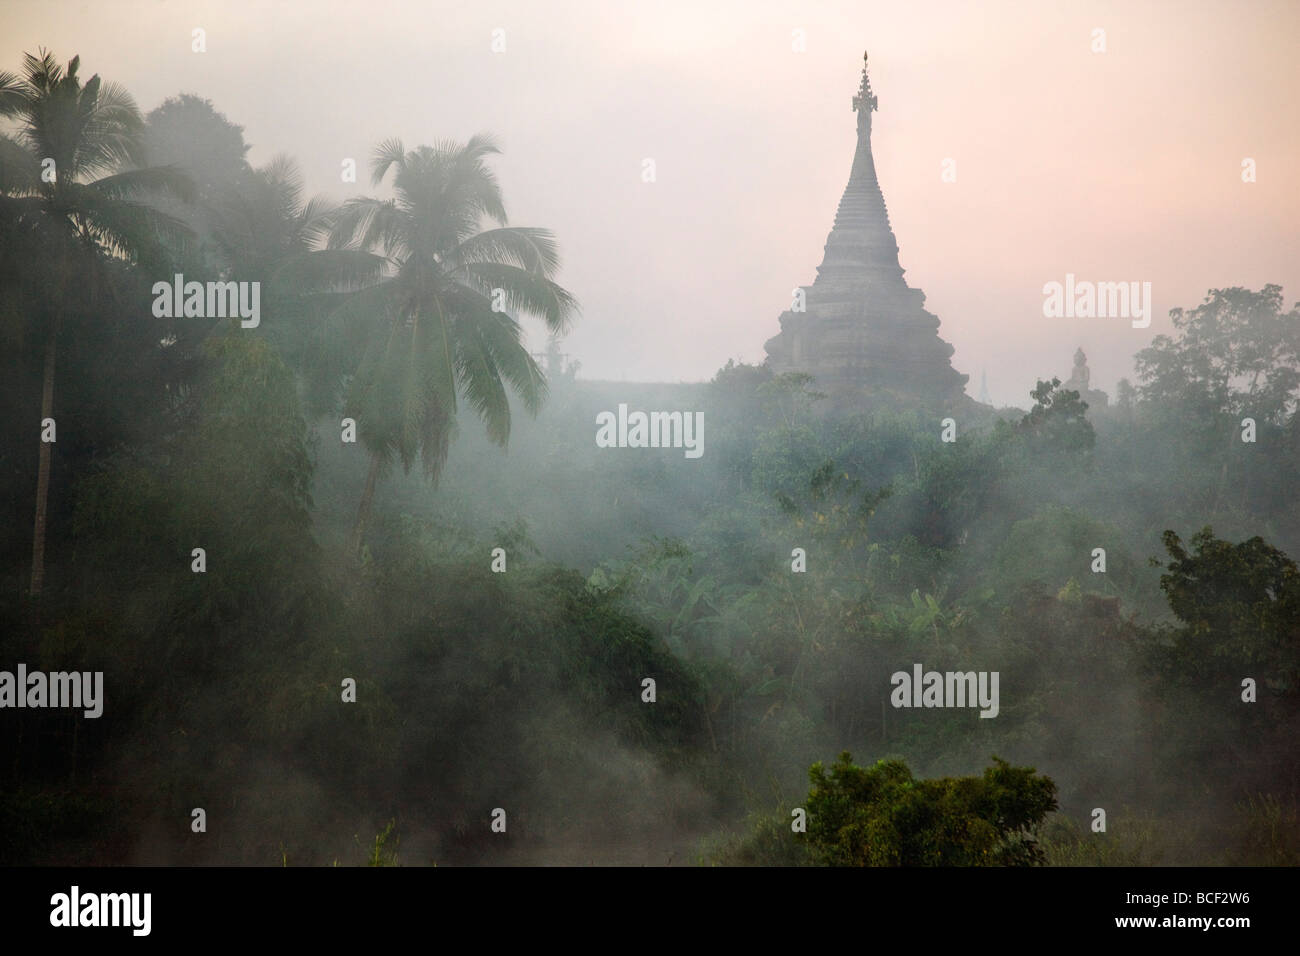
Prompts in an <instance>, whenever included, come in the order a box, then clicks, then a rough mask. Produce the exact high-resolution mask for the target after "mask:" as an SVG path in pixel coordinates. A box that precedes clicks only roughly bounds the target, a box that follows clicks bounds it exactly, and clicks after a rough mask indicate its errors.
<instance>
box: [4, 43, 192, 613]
mask: <svg viewBox="0 0 1300 956" xmlns="http://www.w3.org/2000/svg"><path fill="white" fill-rule="evenodd" d="M79 65H80V57H75V56H74V57H73V58H72V59H71V60H69V61H68V64H67V68H66V69H64V68H63V67H60V66H59V64H58V62H57V61H56V60H55V58H54V56H53V55H52V54H50V53H47V52H46V51H44V50H42V51H41V54H40V56H33V55H32V54H30V53H29V54H26V56H25V57H24V61H23V70H22V76H18V75H16V74H13V73H9V72H0V117H5V118H7V119H12V120H16V121H17V129H16V131H15V132H14V134H13V135H4V136H0V219H3V221H4V226H3V227H0V228H2V231H3V232H4V233H5V234H9V233H11V232H12V234H14V235H21V236H22V237H24V241H23V244H22V246H21V247H19V248H18V249H16V250H15V252H16V253H17V254H19V255H23V256H24V257H25V259H27V261H28V263H29V265H30V267H31V270H32V271H31V276H32V277H39V285H40V289H41V294H40V296H39V299H37V300H36V302H35V304H34V305H33V300H32V299H30V298H29V299H28V300H27V302H28V304H29V305H33V307H32V308H31V309H30V314H29V315H28V326H29V328H28V330H27V332H28V333H29V334H28V335H25V336H24V338H25V339H26V338H30V339H32V340H35V341H41V342H43V347H44V370H43V377H42V390H41V419H42V421H44V420H45V419H49V418H52V417H53V412H54V370H55V359H56V356H57V352H58V343H59V336H60V333H61V332H63V331H64V330H65V327H66V326H67V325H68V323H69V321H70V320H72V319H75V318H78V317H81V316H89V315H90V314H91V313H92V312H93V310H94V309H95V306H96V304H97V303H102V302H103V301H104V297H105V296H107V295H110V294H111V286H110V282H109V276H108V271H109V270H107V269H105V268H102V266H104V265H105V262H106V260H107V259H109V258H117V259H124V260H127V261H131V262H134V263H137V264H140V265H141V266H143V267H144V268H146V269H147V270H149V271H150V273H151V274H155V275H158V276H163V275H165V274H167V273H168V271H169V268H168V259H169V256H168V249H169V247H173V248H174V245H175V244H179V243H181V242H183V241H184V238H185V236H186V233H187V230H186V229H185V227H184V226H183V225H182V224H181V223H179V222H178V221H176V220H175V219H173V218H172V217H169V216H167V215H165V214H163V213H160V212H158V211H157V210H155V209H152V208H150V207H149V206H148V205H147V204H145V203H144V202H142V201H140V200H141V198H142V197H144V196H145V195H148V194H150V193H156V191H158V190H163V189H165V190H170V191H172V192H173V193H175V194H177V195H179V196H180V197H181V198H185V199H188V198H191V197H192V195H193V184H192V183H191V182H190V181H189V179H188V178H187V177H186V176H184V175H183V174H181V173H180V172H179V171H177V170H174V169H162V168H155V169H147V168H142V167H143V150H142V146H141V137H140V134H141V132H142V130H143V125H144V124H143V120H142V119H141V117H140V112H139V110H138V109H136V106H135V102H134V101H133V100H132V98H131V96H130V94H128V93H127V92H126V91H125V90H124V89H122V88H121V87H120V86H117V85H116V84H113V83H103V82H101V81H100V78H99V77H98V76H92V77H91V78H90V79H89V80H87V81H86V82H85V84H83V83H82V82H81V80H80V79H79V78H78V76H77V70H78V67H79ZM50 450H51V449H50V444H49V443H47V442H45V441H42V442H41V443H40V458H39V465H38V469H37V479H36V526H35V532H34V535H33V541H32V578H31V594H32V595H33V596H38V595H39V594H40V593H41V588H42V586H43V584H44V580H45V522H46V512H47V508H48V504H49V485H50Z"/></svg>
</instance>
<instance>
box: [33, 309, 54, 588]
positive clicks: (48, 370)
mask: <svg viewBox="0 0 1300 956" xmlns="http://www.w3.org/2000/svg"><path fill="white" fill-rule="evenodd" d="M59 324H60V323H59V321H58V320H57V319H56V320H55V322H54V324H53V326H51V328H50V337H49V339H48V340H46V342H45V377H44V381H43V383H42V389H41V422H42V425H41V428H42V430H43V429H44V427H45V426H44V422H45V420H46V419H47V418H52V417H53V415H54V352H55V345H56V342H57V340H58V337H59ZM52 444H53V442H47V441H42V442H41V448H40V464H39V465H38V466H37V470H36V529H35V531H34V533H33V535H32V586H31V596H32V597H39V596H40V594H41V588H42V587H44V585H45V515H46V512H47V510H48V506H49V500H50V452H51V448H50V446H51V445H52Z"/></svg>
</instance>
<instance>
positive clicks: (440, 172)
mask: <svg viewBox="0 0 1300 956" xmlns="http://www.w3.org/2000/svg"><path fill="white" fill-rule="evenodd" d="M498 152H500V150H499V149H498V147H497V146H496V144H495V143H494V142H493V141H492V139H491V138H489V137H487V136H483V135H479V136H475V137H473V138H472V139H470V140H469V142H468V143H465V144H464V145H461V144H457V143H448V142H444V143H439V144H438V145H435V146H421V147H419V148H418V149H414V150H411V151H409V152H408V151H407V150H406V149H405V148H404V147H403V145H402V143H401V141H400V140H387V141H385V142H383V143H381V144H380V145H379V146H378V147H377V148H376V150H375V155H374V162H373V164H372V183H373V184H374V185H376V186H378V185H379V184H380V183H382V182H383V180H384V178H385V177H386V176H387V174H388V173H389V171H390V170H392V171H395V175H394V177H393V193H394V196H393V198H392V199H390V200H380V199H374V198H358V199H353V200H350V201H349V202H347V203H345V204H344V205H343V206H342V207H341V209H340V210H339V212H338V214H337V216H336V217H335V219H334V222H333V227H332V229H331V232H330V237H329V240H328V242H327V244H326V249H325V250H323V251H322V252H321V254H320V256H321V259H320V264H321V267H322V269H323V270H325V271H324V273H322V274H326V273H329V274H332V275H333V276H334V277H335V278H336V279H337V278H338V277H339V276H343V275H346V276H348V277H349V280H350V281H356V282H358V283H360V285H361V286H362V288H361V291H360V292H358V293H357V294H355V295H354V296H352V297H351V298H350V299H349V300H348V301H347V303H346V304H345V305H344V306H343V307H342V308H341V309H339V310H338V311H337V312H336V313H335V315H334V320H335V321H336V322H338V323H340V324H341V326H342V327H341V328H340V329H339V331H340V332H341V335H340V336H339V338H338V341H342V342H344V343H347V347H349V348H352V349H354V350H355V351H354V354H355V355H357V356H359V359H358V360H357V361H356V363H355V366H354V367H355V372H354V374H353V375H352V377H351V380H350V384H349V387H348V390H347V394H346V399H345V403H344V408H345V414H347V415H349V416H350V417H352V418H354V419H355V420H356V422H357V430H358V432H359V434H360V435H361V438H362V442H363V443H364V445H365V447H366V448H367V450H368V451H369V452H370V455H371V464H370V471H369V474H368V476H367V478H366V486H365V490H364V492H363V493H362V497H361V504H360V507H359V509H358V511H357V521H356V525H355V527H354V529H353V535H352V549H353V551H354V553H356V552H358V551H359V550H360V548H361V544H362V539H363V536H364V534H365V530H366V525H367V522H368V520H369V516H370V509H371V503H372V501H373V499H374V494H375V485H376V483H377V481H378V480H379V479H380V478H381V477H382V476H383V475H384V473H385V472H386V471H387V470H388V468H389V467H390V465H391V463H392V462H393V461H394V460H400V461H401V463H402V467H403V468H404V469H405V470H407V471H409V470H410V468H411V466H412V464H413V463H414V461H415V459H416V458H417V457H418V458H419V459H420V460H421V461H422V463H423V466H424V470H425V473H426V475H427V476H428V477H429V478H430V479H431V480H436V479H437V476H438V474H439V472H440V470H441V468H442V466H443V463H444V462H445V461H446V458H447V450H448V447H449V445H450V442H451V438H452V435H453V432H454V428H455V425H456V414H457V409H458V402H459V401H462V400H463V401H464V402H466V403H468V405H469V406H470V408H472V409H473V411H474V412H475V413H477V414H478V416H479V417H480V418H481V419H482V420H483V422H484V424H485V425H486V427H487V433H488V436H489V437H490V438H491V439H492V440H493V441H494V442H496V443H497V444H499V445H502V446H504V445H505V444H506V443H507V441H508V439H509V436H510V404H509V400H508V397H507V387H508V388H509V389H510V390H512V391H513V392H514V393H515V394H516V395H518V396H519V398H520V399H521V401H522V402H523V406H524V408H525V409H527V410H528V411H529V412H530V413H533V414H535V413H536V412H537V410H538V409H539V408H540V406H541V403H542V401H543V399H544V397H545V395H546V381H545V379H544V377H543V375H542V372H541V369H540V368H539V367H538V365H537V363H536V362H535V361H534V360H533V357H532V356H531V355H530V354H529V352H528V351H527V349H526V348H525V347H524V345H523V343H522V342H521V340H520V336H521V328H520V325H519V323H518V322H517V321H516V319H515V318H514V313H529V314H532V315H535V316H538V317H540V318H541V319H542V320H543V321H544V323H545V325H546V328H547V329H548V330H549V331H550V332H551V333H552V334H562V333H563V332H565V331H566V330H567V329H568V326H569V323H570V321H571V320H572V317H573V316H574V314H575V313H576V310H577V308H576V302H575V301H574V299H573V297H572V296H571V295H570V294H569V293H568V292H566V291H565V290H564V289H562V288H561V287H560V286H559V285H557V284H556V283H555V282H554V281H553V280H552V276H554V274H555V272H556V270H557V268H558V265H559V256H558V252H557V248H556V244H555V240H554V237H553V236H552V235H551V233H550V232H548V231H547V230H544V229H533V228H521V227H511V226H507V225H506V212H505V208H504V206H503V204H502V200H501V190H500V187H499V186H498V184H497V180H496V177H495V175H494V174H493V172H492V171H491V170H490V169H489V168H488V167H487V166H486V165H485V162H484V160H485V158H486V157H487V156H489V155H491V154H494V153H498ZM485 220H487V221H489V222H490V223H495V224H496V225H495V228H487V229H482V228H481V227H482V224H483V223H484V221H485Z"/></svg>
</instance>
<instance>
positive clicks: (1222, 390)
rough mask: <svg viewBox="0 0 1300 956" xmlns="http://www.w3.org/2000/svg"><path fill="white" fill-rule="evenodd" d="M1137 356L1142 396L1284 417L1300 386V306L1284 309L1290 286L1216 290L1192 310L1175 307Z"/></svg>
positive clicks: (1209, 409) (1216, 410)
mask: <svg viewBox="0 0 1300 956" xmlns="http://www.w3.org/2000/svg"><path fill="white" fill-rule="evenodd" d="M1170 318H1171V319H1172V321H1173V325H1174V329H1175V335H1174V336H1173V337H1171V336H1168V335H1158V336H1156V337H1155V339H1153V340H1152V342H1151V345H1150V346H1149V347H1148V348H1145V349H1143V350H1142V351H1141V352H1139V353H1138V354H1137V356H1136V358H1135V365H1136V367H1137V372H1138V377H1139V378H1140V379H1141V381H1142V385H1141V387H1140V389H1139V391H1140V393H1141V396H1142V400H1143V402H1144V403H1147V404H1148V405H1150V406H1155V407H1165V408H1168V409H1171V410H1178V411H1177V412H1176V413H1177V414H1185V413H1187V412H1188V411H1192V412H1195V413H1199V414H1201V415H1223V414H1227V415H1231V416H1233V417H1234V418H1236V417H1238V416H1240V415H1250V416H1251V417H1253V418H1255V419H1256V420H1257V421H1260V422H1270V423H1273V424H1281V423H1282V421H1283V420H1284V419H1285V417H1286V416H1287V415H1288V414H1289V413H1290V412H1291V411H1293V410H1294V409H1295V405H1296V399H1297V393H1300V305H1295V306H1292V308H1291V311H1290V312H1283V311H1282V287H1281V286H1277V285H1266V286H1264V288H1263V289H1262V290H1261V291H1259V292H1252V291H1251V290H1249V289H1243V288H1239V287H1234V288H1231V289H1211V290H1210V292H1209V293H1208V294H1207V295H1206V297H1205V301H1204V302H1203V303H1202V304H1201V305H1199V306H1197V307H1196V308H1195V309H1192V310H1191V311H1185V310H1183V309H1173V310H1172V311H1171V312H1170Z"/></svg>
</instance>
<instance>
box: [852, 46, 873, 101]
mask: <svg viewBox="0 0 1300 956" xmlns="http://www.w3.org/2000/svg"><path fill="white" fill-rule="evenodd" d="M863 107H866V112H868V113H870V112H872V111H874V110H875V109H876V108H877V107H876V96H875V94H874V93H872V92H871V77H869V76H867V53H866V51H865V50H864V51H863V52H862V85H861V86H859V87H858V95H857V96H855V97H853V111H854V112H855V113H856V112H859V111H860V110H862V109H863Z"/></svg>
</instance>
